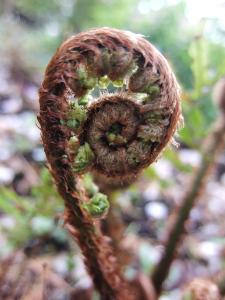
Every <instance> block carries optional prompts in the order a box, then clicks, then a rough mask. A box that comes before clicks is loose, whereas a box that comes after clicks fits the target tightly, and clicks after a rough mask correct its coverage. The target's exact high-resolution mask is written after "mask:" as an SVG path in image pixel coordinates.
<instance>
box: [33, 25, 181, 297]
mask: <svg viewBox="0 0 225 300" xmlns="http://www.w3.org/2000/svg"><path fill="white" fill-rule="evenodd" d="M39 95H40V113H39V117H38V120H39V123H40V127H41V131H42V140H43V144H44V149H45V153H46V156H47V160H48V163H49V168H50V170H51V173H52V175H53V177H54V179H55V183H56V185H57V187H58V190H59V193H60V194H61V196H62V197H63V199H64V201H65V207H66V209H65V222H66V223H67V224H68V228H69V229H70V232H71V234H72V235H73V236H74V238H75V239H76V240H77V242H78V243H79V245H80V248H81V250H82V253H83V256H84V260H85V264H86V267H87V270H88V271H89V273H90V275H91V276H92V278H93V282H94V285H95V287H96V288H97V289H98V291H99V292H100V294H101V297H102V299H137V295H136V294H135V290H134V289H132V287H131V286H129V284H128V283H127V282H126V280H125V279H124V277H123V275H122V272H121V270H120V267H119V266H118V264H117V262H116V257H115V256H114V254H113V251H112V249H111V247H110V244H109V239H108V238H107V237H106V236H104V235H103V234H102V232H101V230H100V229H99V226H96V218H97V219H98V218H102V217H106V215H107V210H108V207H109V203H108V200H107V197H106V196H105V195H104V194H101V193H97V192H96V193H94V194H93V195H92V196H91V197H90V194H89V193H88V192H87V190H86V189H85V188H84V185H83V176H84V175H83V174H85V173H86V172H92V173H93V174H95V177H96V178H98V181H100V182H107V184H109V185H111V186H118V185H125V184H127V183H130V182H132V181H133V180H135V178H136V176H137V175H138V174H139V173H140V172H141V170H143V169H144V168H145V167H147V166H149V165H150V164H151V163H152V162H154V161H155V160H156V158H157V157H158V155H159V154H160V153H161V151H162V150H163V149H164V148H165V146H166V145H167V144H168V143H169V142H171V140H172V136H173V134H174V133H175V131H176V129H177V124H178V121H179V120H180V119H181V109H180V96H179V87H178V84H177V81H176V79H175V76H174V74H173V72H172V70H171V68H170V66H169V65H168V63H167V61H166V59H165V58H164V57H163V56H162V55H161V54H160V53H159V51H158V50H157V49H156V48H155V47H154V46H153V45H152V44H150V43H149V42H148V41H146V40H145V39H144V38H143V37H141V36H140V35H137V34H134V33H131V32H127V31H122V30H117V29H110V28H101V29H93V30H90V31H87V32H83V33H80V34H78V35H76V36H72V37H71V38H69V39H68V40H66V41H65V42H64V43H63V44H62V45H61V46H60V47H59V49H58V50H57V52H56V53H55V55H54V56H53V58H52V59H51V61H50V63H49V65H48V67H47V69H46V73H45V78H44V81H43V84H42V87H41V88H40V91H39Z"/></svg>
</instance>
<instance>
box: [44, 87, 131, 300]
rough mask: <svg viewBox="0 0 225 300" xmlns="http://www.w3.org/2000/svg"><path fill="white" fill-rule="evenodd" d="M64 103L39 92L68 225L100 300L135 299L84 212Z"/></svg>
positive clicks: (104, 239) (49, 155)
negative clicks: (68, 145)
mask: <svg viewBox="0 0 225 300" xmlns="http://www.w3.org/2000/svg"><path fill="white" fill-rule="evenodd" d="M44 84H46V85H48V84H50V83H49V82H45V83H44ZM59 94H60V93H59ZM63 100H64V99H62V97H60V95H54V94H51V93H49V92H48V91H46V89H45V88H42V89H40V115H39V117H38V120H39V123H40V126H41V130H42V140H43V144H44V149H45V153H46V156H47V159H48V162H49V165H50V171H51V173H52V175H53V177H54V179H55V183H56V185H57V188H58V191H59V193H60V194H61V196H62V198H63V199H64V202H65V206H66V211H65V222H66V223H67V224H68V225H69V226H68V227H69V229H70V232H71V233H72V235H73V237H74V238H75V239H76V241H77V242H78V244H79V246H80V248H81V251H82V254H83V255H84V257H85V265H86V267H87V270H88V272H89V273H90V275H91V276H92V278H93V282H94V285H95V287H96V289H97V290H98V291H99V293H100V295H101V299H103V300H111V299H114V300H115V299H116V300H122V299H132V297H131V296H130V294H129V293H128V291H127V288H126V282H125V280H124V279H123V276H122V274H121V272H120V268H119V266H118V264H117V261H116V258H115V257H114V256H113V254H112V250H111V247H110V245H109V241H108V240H109V239H108V238H107V237H106V236H104V235H103V234H102V233H101V231H100V229H98V228H97V227H96V226H95V223H94V220H93V219H92V218H91V217H90V216H89V215H88V214H87V213H86V212H85V211H84V210H83V209H82V202H83V201H82V197H85V195H84V192H82V189H81V188H80V187H79V184H78V181H79V179H78V178H76V177H74V174H73V172H72V169H71V166H70V162H69V161H68V160H67V159H65V155H66V144H65V143H66V139H67V138H68V136H67V134H68V133H67V131H65V130H64V129H63V128H62V126H61V125H60V115H59V113H60V112H61V111H63V105H64V101H63Z"/></svg>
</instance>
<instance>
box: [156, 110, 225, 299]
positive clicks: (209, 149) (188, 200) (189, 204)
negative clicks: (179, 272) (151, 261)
mask: <svg viewBox="0 0 225 300" xmlns="http://www.w3.org/2000/svg"><path fill="white" fill-rule="evenodd" d="M224 133H225V119H224V116H223V115H222V116H221V117H220V118H219V120H218V122H217V123H216V124H215V127H214V130H213V131H212V133H211V134H210V136H209V138H208V139H207V140H206V144H205V147H204V150H203V155H202V162H201V165H200V167H199V168H198V170H197V171H196V173H195V176H194V178H193V181H192V184H191V185H190V187H189V190H188V191H187V192H186V195H185V196H184V199H183V201H182V204H181V207H180V208H179V210H178V212H177V218H176V220H175V222H174V225H173V227H172V229H171V231H170V233H169V235H168V237H169V238H168V240H167V243H166V246H165V252H164V254H163V256H162V258H161V260H160V262H159V264H158V265H157V267H156V269H155V271H154V273H153V275H152V281H153V283H154V286H155V289H156V291H157V293H158V294H160V292H161V289H162V285H163V282H164V280H165V279H166V277H167V274H168V272H169V270H170V266H171V264H172V262H173V258H174V256H175V253H176V250H177V247H178V244H179V242H180V240H181V237H182V235H183V233H184V231H185V223H186V221H187V220H188V218H189V215H190V211H191V209H192V208H193V206H194V204H195V202H196V200H197V199H198V197H199V195H200V194H201V193H202V191H203V189H204V187H205V184H206V178H207V176H208V172H209V171H210V169H211V168H212V167H213V166H214V165H215V162H216V158H217V156H218V154H219V153H220V151H221V150H223V147H224V137H225V134H224Z"/></svg>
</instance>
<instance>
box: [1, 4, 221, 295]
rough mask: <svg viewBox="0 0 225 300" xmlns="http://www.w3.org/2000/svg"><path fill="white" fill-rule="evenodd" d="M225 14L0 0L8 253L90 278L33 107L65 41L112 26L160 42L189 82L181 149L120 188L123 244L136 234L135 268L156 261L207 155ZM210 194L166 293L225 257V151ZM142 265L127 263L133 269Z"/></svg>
mask: <svg viewBox="0 0 225 300" xmlns="http://www.w3.org/2000/svg"><path fill="white" fill-rule="evenodd" d="M224 12H225V2H224V1H219V0H218V1H210V0H208V1H193V0H186V1H185V0H114V1H112V0H64V1H60V0H52V1H43V0H35V1H34V0H1V2H0V58H1V59H0V113H1V116H0V186H1V187H0V244H1V248H0V259H1V260H2V261H4V259H5V258H6V257H8V255H10V254H12V253H15V251H21V252H23V253H25V254H26V255H27V256H28V257H30V256H32V257H33V256H36V257H43V256H46V255H48V256H50V257H51V263H50V262H49V264H50V265H51V268H53V270H54V271H55V272H56V273H58V274H60V277H61V278H64V279H65V280H66V281H67V282H69V283H70V284H71V285H72V286H76V284H77V283H80V284H81V285H82V284H84V282H87V281H88V280H89V279H88V276H87V274H86V273H85V271H84V267H83V265H82V263H81V261H80V260H79V256H78V257H77V253H78V250H77V249H74V248H76V246H75V245H74V244H73V243H71V241H70V239H69V238H68V236H67V232H66V230H65V229H64V228H63V226H62V225H63V224H62V218H61V215H62V212H63V204H62V201H61V199H60V197H59V196H58V194H57V192H56V191H55V188H54V185H53V183H52V181H51V177H50V175H49V173H48V170H47V169H46V167H45V155H44V152H43V149H42V145H41V140H40V132H39V129H38V126H37V121H36V114H37V112H38V88H39V86H40V84H41V81H42V79H43V74H44V70H45V68H46V65H47V63H48V61H49V60H50V58H51V56H52V55H53V53H54V52H55V50H56V49H57V47H58V46H59V45H60V43H61V42H62V41H63V40H64V39H66V38H67V37H69V36H71V35H73V34H76V33H78V32H80V31H83V30H86V29H89V28H93V27H101V26H108V27H116V28H121V29H125V30H130V31H133V32H135V33H140V34H142V35H144V36H145V37H146V38H147V39H148V40H149V41H151V42H152V43H153V44H154V45H156V47H157V48H158V49H159V50H160V51H161V52H162V53H163V54H164V55H165V56H166V58H167V59H168V60H169V62H170V64H171V65H172V67H173V69H174V71H175V73H176V75H177V78H178V80H179V82H180V85H181V89H182V107H183V114H184V120H185V127H184V128H182V129H181V130H180V131H179V136H178V137H177V138H176V140H177V141H178V142H179V143H180V147H179V148H178V149H177V148H168V149H167V150H166V151H165V152H164V154H163V156H162V158H161V159H160V160H159V161H158V162H157V163H155V164H154V165H153V166H151V167H150V168H148V169H147V170H146V171H145V173H144V174H143V176H142V179H141V180H139V181H138V183H137V184H134V185H132V187H131V188H130V189H129V190H127V191H119V192H118V193H117V194H116V198H117V199H118V203H119V205H120V207H121V212H120V215H121V218H122V220H123V221H124V223H125V224H126V226H127V227H126V231H125V235H126V237H125V240H126V241H125V242H126V243H127V244H128V245H130V244H131V242H132V241H133V240H134V241H135V243H134V244H135V246H132V247H134V248H135V252H136V253H137V256H138V262H139V263H138V268H140V269H142V270H144V271H145V272H150V271H151V270H152V269H153V267H154V265H155V264H156V262H157V261H158V259H159V257H160V253H162V242H163V240H164V238H165V232H166V225H167V220H168V218H169V216H170V215H171V214H170V213H171V212H172V211H173V209H174V208H175V207H176V205H178V204H179V200H180V199H181V196H182V194H183V193H184V192H185V187H186V185H187V184H188V182H189V179H190V175H191V174H192V172H194V169H195V168H196V167H197V166H198V164H199V162H200V160H201V151H200V146H201V144H202V141H203V139H204V138H205V137H206V136H207V134H208V133H209V131H210V128H211V125H212V123H213V122H214V120H215V119H216V117H217V110H216V108H215V106H214V104H213V102H212V87H213V85H214V84H215V82H216V81H217V80H218V79H219V78H221V77H222V76H224V75H225V22H224V17H223V16H224V15H223V13H224ZM203 198H204V201H200V202H199V204H198V206H197V207H196V208H195V209H194V210H193V213H192V215H191V222H190V224H189V227H188V231H189V233H190V235H189V236H188V238H187V239H186V240H185V241H184V243H183V244H182V246H181V249H180V253H179V257H178V259H177V260H176V261H175V262H174V265H173V268H172V270H171V272H170V276H169V279H168V280H167V283H166V287H165V293H164V294H163V295H162V297H161V299H163V300H165V299H179V295H180V289H179V288H178V287H180V286H182V284H184V283H185V282H186V281H187V280H189V279H190V278H192V277H193V276H194V275H201V276H204V275H208V274H214V273H215V272H217V271H219V268H221V266H222V265H223V264H224V253H225V251H224V250H225V238H224V234H225V233H224V228H225V226H224V225H225V224H224V223H225V221H224V220H223V219H224V217H223V216H224V215H223V214H224V213H225V205H224V201H225V156H224V155H223V156H222V157H220V158H218V162H217V166H216V171H215V173H214V174H213V176H212V178H210V180H209V183H208V187H207V191H206V193H205V195H204V197H203ZM190 241H191V243H190ZM223 251H224V252H223ZM74 253H75V254H74ZM149 253H151V255H149ZM136 268H137V266H134V265H132V266H129V267H128V268H127V274H128V275H127V276H131V274H132V272H135V270H136ZM80 270H82V271H80ZM185 270H188V271H185Z"/></svg>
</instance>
